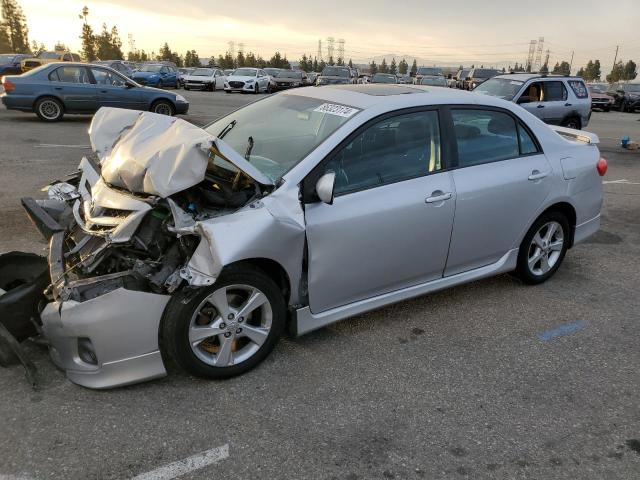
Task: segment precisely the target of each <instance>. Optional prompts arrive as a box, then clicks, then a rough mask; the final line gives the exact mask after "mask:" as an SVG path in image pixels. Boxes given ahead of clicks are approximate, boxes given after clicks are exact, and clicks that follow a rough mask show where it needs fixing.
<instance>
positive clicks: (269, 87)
mask: <svg viewBox="0 0 640 480" xmlns="http://www.w3.org/2000/svg"><path fill="white" fill-rule="evenodd" d="M267 93H268V94H271V93H273V88H272V87H271V83H269V84H267Z"/></svg>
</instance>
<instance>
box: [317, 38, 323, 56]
mask: <svg viewBox="0 0 640 480" xmlns="http://www.w3.org/2000/svg"><path fill="white" fill-rule="evenodd" d="M318 61H319V62H320V61H322V40H321V39H318Z"/></svg>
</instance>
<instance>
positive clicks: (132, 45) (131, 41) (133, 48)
mask: <svg viewBox="0 0 640 480" xmlns="http://www.w3.org/2000/svg"><path fill="white" fill-rule="evenodd" d="M129 51H130V52H133V53H135V51H136V41H135V40H134V39H133V33H130V34H129Z"/></svg>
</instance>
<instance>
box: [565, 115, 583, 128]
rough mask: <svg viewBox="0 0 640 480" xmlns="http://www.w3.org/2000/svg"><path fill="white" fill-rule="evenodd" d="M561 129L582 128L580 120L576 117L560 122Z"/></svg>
mask: <svg viewBox="0 0 640 480" xmlns="http://www.w3.org/2000/svg"><path fill="white" fill-rule="evenodd" d="M562 126H563V127H567V128H573V129H574V130H580V129H581V128H582V123H581V122H580V119H579V118H577V117H569V118H567V119H565V120H564V121H563V122H562Z"/></svg>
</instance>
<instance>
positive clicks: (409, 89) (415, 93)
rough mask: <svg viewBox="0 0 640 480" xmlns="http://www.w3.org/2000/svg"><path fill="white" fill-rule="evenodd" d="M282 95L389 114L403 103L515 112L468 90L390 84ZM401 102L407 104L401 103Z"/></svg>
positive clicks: (507, 104) (328, 87)
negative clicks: (385, 107)
mask: <svg viewBox="0 0 640 480" xmlns="http://www.w3.org/2000/svg"><path fill="white" fill-rule="evenodd" d="M283 94H284V95H300V96H305V97H311V98H315V99H319V100H324V101H327V102H335V103H339V104H343V105H350V106H352V107H356V108H360V109H367V108H370V107H374V106H378V105H381V104H385V103H386V104H388V105H389V107H390V108H389V110H392V109H395V108H396V105H398V104H400V103H402V104H405V103H411V104H415V106H421V105H442V104H478V105H487V106H499V107H503V108H509V109H510V108H512V107H511V105H513V104H512V103H511V102H507V101H505V100H500V99H499V98H497V97H492V96H489V95H482V94H478V93H473V92H468V91H466V90H456V89H453V88H441V87H431V86H425V85H402V84H388V83H387V84H352V85H326V86H322V87H303V88H296V89H294V90H289V91H287V92H283ZM401 98H403V99H405V100H403V101H400V99H401ZM518 108H520V107H518Z"/></svg>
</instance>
